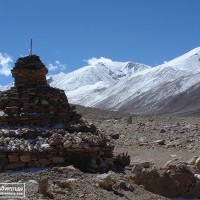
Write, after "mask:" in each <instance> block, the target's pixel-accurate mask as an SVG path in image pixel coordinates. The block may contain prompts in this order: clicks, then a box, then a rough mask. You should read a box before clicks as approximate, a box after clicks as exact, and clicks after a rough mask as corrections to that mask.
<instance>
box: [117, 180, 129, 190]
mask: <svg viewBox="0 0 200 200" xmlns="http://www.w3.org/2000/svg"><path fill="white" fill-rule="evenodd" d="M118 184H119V187H120V188H121V189H123V190H126V189H127V186H126V182H125V181H123V180H119V183H118Z"/></svg>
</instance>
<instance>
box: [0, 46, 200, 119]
mask: <svg viewBox="0 0 200 200" xmlns="http://www.w3.org/2000/svg"><path fill="white" fill-rule="evenodd" d="M48 81H49V83H50V85H51V86H52V87H58V88H60V89H63V90H65V92H66V95H67V97H68V99H69V102H70V103H72V104H80V105H83V106H87V107H97V108H103V109H107V110H114V111H122V112H130V113H135V114H156V115H161V114H165V115H181V116H184V115H199V116H200V103H199V102H200V101H199V100H200V47H198V48H195V49H193V50H191V51H190V52H188V53H186V54H184V55H182V56H180V57H177V58H175V59H173V60H171V61H168V62H165V63H164V64H162V65H158V66H156V67H150V66H147V65H145V64H141V63H135V62H113V61H111V60H109V59H107V60H106V59H105V61H104V62H95V63H93V64H90V65H89V66H85V67H82V68H80V69H78V70H76V71H73V72H71V73H68V74H65V73H59V74H57V75H54V76H52V77H50V78H49V80H48ZM0 89H1V88H0Z"/></svg>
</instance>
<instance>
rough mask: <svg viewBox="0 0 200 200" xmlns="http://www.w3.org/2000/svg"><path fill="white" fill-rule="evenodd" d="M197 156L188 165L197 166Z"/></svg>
mask: <svg viewBox="0 0 200 200" xmlns="http://www.w3.org/2000/svg"><path fill="white" fill-rule="evenodd" d="M197 158H198V157H197V156H194V157H193V158H191V159H190V160H189V161H188V162H187V163H188V165H195V162H196V160H197Z"/></svg>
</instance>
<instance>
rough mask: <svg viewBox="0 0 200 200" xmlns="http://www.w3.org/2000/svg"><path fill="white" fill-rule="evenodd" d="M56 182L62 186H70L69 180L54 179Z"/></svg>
mask: <svg viewBox="0 0 200 200" xmlns="http://www.w3.org/2000/svg"><path fill="white" fill-rule="evenodd" d="M54 183H55V184H57V185H58V186H59V187H61V188H70V183H69V181H67V180H57V181H54Z"/></svg>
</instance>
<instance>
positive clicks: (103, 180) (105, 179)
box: [97, 174, 116, 190]
mask: <svg viewBox="0 0 200 200" xmlns="http://www.w3.org/2000/svg"><path fill="white" fill-rule="evenodd" d="M97 182H98V183H99V186H100V187H102V188H103V189H105V190H112V187H113V185H114V184H115V183H116V180H115V179H113V178H112V176H111V174H101V175H98V176H97Z"/></svg>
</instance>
